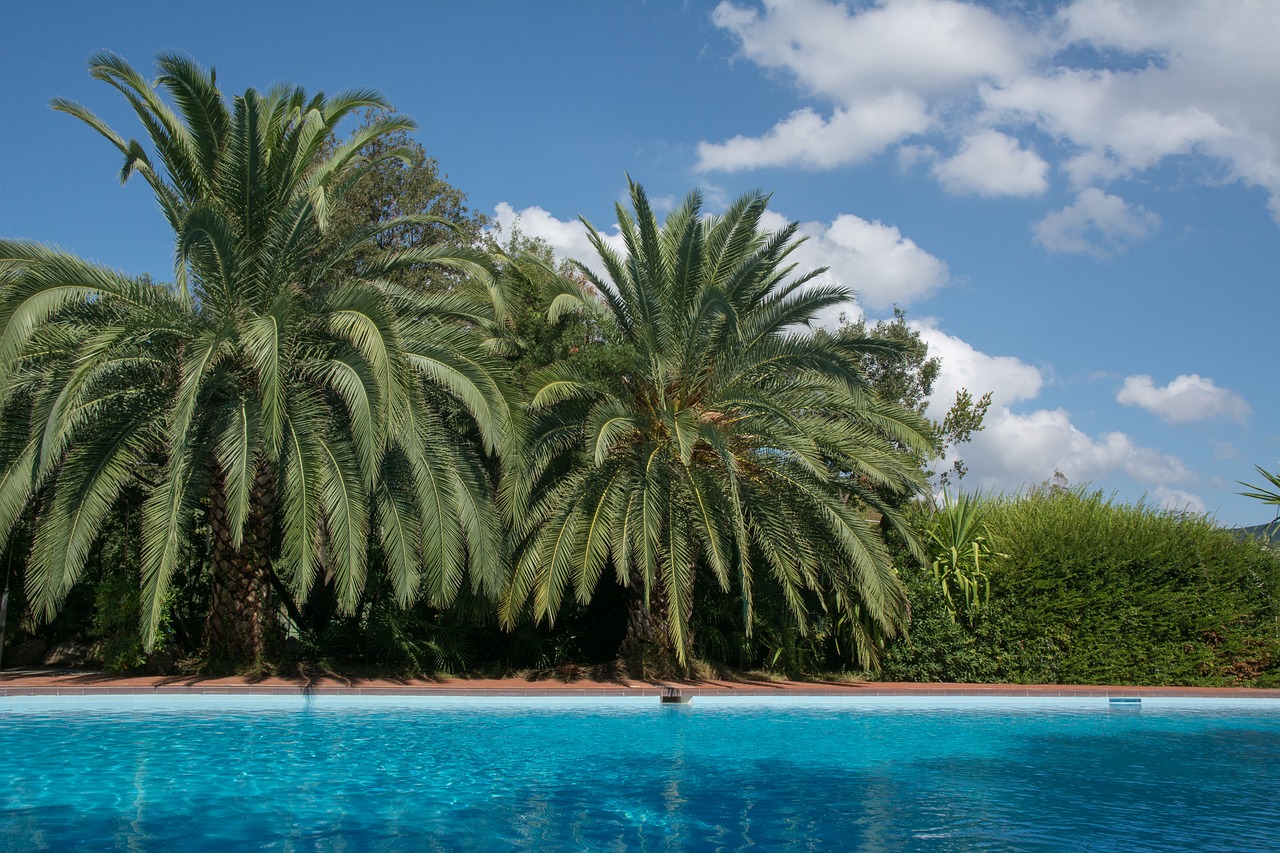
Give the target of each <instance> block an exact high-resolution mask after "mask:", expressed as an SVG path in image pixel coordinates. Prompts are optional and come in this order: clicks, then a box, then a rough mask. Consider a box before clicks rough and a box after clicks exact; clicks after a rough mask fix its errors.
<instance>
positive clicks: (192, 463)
mask: <svg viewBox="0 0 1280 853" xmlns="http://www.w3.org/2000/svg"><path fill="white" fill-rule="evenodd" d="M157 64H158V66H159V71H160V74H159V77H158V78H157V79H156V80H155V81H154V82H150V81H147V80H145V79H144V78H143V77H142V76H141V75H140V74H139V73H138V72H137V71H135V70H134V69H133V68H132V67H131V66H130V65H129V64H128V63H126V62H125V61H124V60H123V59H121V58H119V57H117V56H115V55H113V54H109V53H101V54H95V55H94V56H93V57H91V59H90V63H89V68H90V73H91V75H92V76H93V77H95V78H97V79H99V80H102V81H104V82H106V83H107V84H109V85H110V86H112V87H113V88H115V89H116V90H117V91H119V92H120V94H121V95H123V96H124V98H125V99H126V100H127V101H128V102H129V104H130V105H131V106H132V108H133V109H134V111H135V112H136V114H137V116H138V118H139V120H140V121H141V123H142V125H143V127H144V128H145V130H146V134H147V138H148V140H149V142H150V145H151V150H150V151H148V150H147V149H146V148H145V147H144V146H143V144H142V143H140V142H138V141H137V140H126V139H125V138H124V137H122V136H120V135H119V134H117V133H116V132H115V131H114V130H112V129H111V128H110V127H108V126H107V125H106V124H105V123H104V122H103V121H102V120H100V119H99V118H98V117H97V116H96V115H94V114H93V113H92V112H91V111H89V110H88V109H87V108H86V107H84V106H81V105H79V104H76V103H72V102H69V101H65V100H61V99H56V100H55V101H54V102H53V106H54V108H55V109H57V110H59V111H61V112H64V113H68V114H70V115H72V116H75V117H76V118H78V119H80V120H82V121H83V122H85V123H86V124H88V125H89V126H90V127H92V128H93V129H94V130H96V131H97V132H98V133H100V134H101V135H102V136H103V137H105V138H106V139H107V140H108V141H109V142H111V144H113V145H114V146H115V147H116V148H117V149H118V150H119V152H120V153H121V154H122V155H123V157H124V165H123V168H122V169H121V173H120V177H121V179H122V180H127V179H128V178H129V177H130V176H133V175H138V176H141V177H142V179H143V180H145V181H146V182H147V184H148V185H149V186H150V187H151V189H152V191H153V192H154V194H155V197H156V200H157V201H158V203H159V206H160V209H161V211H162V212H163V213H164V216H165V218H166V219H167V221H168V223H169V225H170V226H171V227H172V229H173V233H174V256H175V267H174V276H175V282H174V283H173V284H172V285H162V284H153V283H151V282H150V281H149V280H137V279H131V278H128V277H125V276H123V275H121V274H119V273H116V272H114V271H112V270H110V269H107V268H105V267H102V266H99V265H97V264H93V263H89V262H86V261H83V260H80V259H79V258H76V257H74V256H72V255H69V254H67V253H65V252H62V251H59V250H56V249H53V248H49V247H47V246H43V245H37V244H33V243H29V242H20V241H14V240H3V241H0V395H2V397H0V405H2V407H3V437H2V438H0V448H3V450H4V456H3V459H2V460H0V464H2V465H3V467H2V468H0V539H4V538H7V536H8V534H9V532H10V531H11V529H12V527H13V525H14V522H15V521H16V520H17V519H18V517H19V515H20V513H21V512H22V510H23V508H24V507H26V506H27V505H28V504H29V503H30V502H31V501H32V499H33V498H34V497H35V496H36V495H41V496H43V501H42V504H43V509H42V511H41V514H40V517H39V519H38V521H37V525H38V531H37V534H36V539H35V545H34V549H33V553H32V558H31V567H30V570H29V571H28V573H27V582H28V585H29V593H30V599H31V601H32V602H33V603H34V605H35V606H36V607H37V608H38V610H39V611H40V612H41V613H42V614H43V615H45V616H48V615H51V614H52V613H53V612H54V611H55V610H56V609H57V607H58V605H59V602H60V601H61V600H62V599H63V597H64V596H65V595H66V593H67V591H68V590H69V589H70V587H71V586H72V584H74V583H75V581H76V579H77V577H78V576H79V574H80V571H81V568H82V567H83V565H84V562H85V557H86V554H87V553H88V550H89V547H90V545H91V543H92V542H93V541H94V539H95V537H96V536H97V535H98V533H99V531H100V529H101V527H102V524H103V521H104V518H105V517H106V515H107V511H108V509H109V508H110V506H111V505H112V502H113V501H115V500H116V499H117V497H118V496H119V495H120V494H121V490H122V488H123V487H124V486H125V485H126V484H130V483H132V484H136V485H138V486H139V487H141V488H142V489H143V490H144V491H145V494H146V499H145V506H144V510H143V528H142V551H143V553H142V593H143V607H142V627H143V632H144V637H145V640H146V644H147V645H148V647H149V646H150V645H151V644H152V643H153V642H154V640H155V638H156V627H157V625H159V624H160V621H161V618H162V615H163V614H162V610H163V602H164V601H165V592H166V589H167V588H168V586H169V584H170V581H171V579H172V578H173V576H174V572H175V569H176V568H177V567H178V561H179V555H180V554H181V553H182V550H183V547H184V542H185V541H186V540H187V539H188V537H190V536H191V535H192V529H193V523H194V519H195V518H196V517H197V516H204V518H205V521H206V523H207V526H208V529H209V530H210V531H211V551H212V571H213V596H212V601H213V603H212V607H211V610H210V612H209V615H208V619H207V622H206V642H207V646H208V651H209V654H210V656H211V657H212V658H215V659H222V660H224V661H225V662H228V663H231V664H238V665H239V664H244V663H245V662H248V661H251V660H253V659H255V658H260V657H261V656H262V654H263V652H264V643H266V641H267V639H268V636H269V634H270V622H271V619H272V614H273V612H274V608H273V607H272V606H271V605H270V604H269V600H270V599H271V598H272V596H273V593H272V591H271V587H272V585H273V584H274V586H275V587H276V589H277V591H279V592H283V593H285V594H287V595H291V596H293V597H295V598H297V599H299V600H301V599H304V598H305V597H306V596H307V594H308V592H309V591H310V590H311V589H312V587H313V586H314V585H315V584H316V583H317V580H318V579H328V580H329V582H332V583H333V584H335V585H336V590H337V597H338V600H339V601H340V603H341V605H342V607H343V608H344V609H346V610H351V609H352V608H354V607H355V606H356V604H357V602H358V601H359V599H360V597H361V591H362V589H363V588H364V586H365V580H366V572H367V567H368V558H367V555H368V553H369V550H370V545H371V544H372V543H375V542H376V543H377V544H378V545H379V546H380V549H379V550H380V552H381V555H382V562H383V564H384V565H385V567H386V570H387V572H389V574H390V576H391V578H392V579H393V582H394V584H393V585H394V588H395V591H396V594H397V596H398V597H399V598H400V599H401V600H402V601H404V602H408V601H410V600H412V599H414V598H415V597H416V596H417V595H418V594H419V593H420V592H421V591H422V590H424V589H425V591H426V592H427V594H429V595H430V597H431V598H432V599H433V600H435V601H438V602H446V601H448V600H449V599H450V598H451V597H452V595H453V594H454V592H455V591H456V590H457V589H458V586H459V584H460V583H461V582H462V576H463V571H464V558H465V557H466V556H467V555H470V556H471V558H472V559H471V566H472V567H473V569H475V570H476V574H474V575H473V579H474V582H475V583H477V584H480V585H488V586H490V587H497V586H500V585H501V583H502V582H504V580H505V578H504V577H503V575H502V571H503V570H502V560H500V559H499V558H498V554H499V551H500V550H501V547H502V546H501V541H500V539H499V536H498V533H497V531H498V529H499V527H500V525H499V524H498V523H497V520H496V518H495V512H494V508H493V504H492V501H491V498H490V484H489V483H488V481H487V479H486V474H485V469H484V467H483V466H482V465H481V464H480V463H481V460H480V458H479V457H480V454H481V452H482V451H480V450H479V448H477V447H475V446H473V444H472V443H471V442H470V441H468V440H467V439H466V438H464V436H463V433H464V431H465V429H471V430H474V431H475V433H476V434H477V435H478V436H479V439H480V441H482V442H483V445H484V446H485V447H486V448H487V449H488V450H490V451H494V450H500V449H502V448H503V447H504V446H505V444H506V442H507V441H508V439H509V421H510V418H509V414H510V412H509V405H508V400H507V399H506V397H505V396H504V393H505V392H504V390H503V389H504V386H503V383H502V382H501V381H500V376H499V365H498V364H497V362H496V360H495V359H494V358H492V357H491V356H490V354H489V353H488V352H487V350H486V349H485V347H484V346H483V344H482V343H481V342H480V341H479V340H478V338H477V336H476V335H475V334H474V330H475V329H476V328H477V327H482V326H485V325H486V324H488V323H491V322H492V320H493V315H494V307H493V303H492V301H491V299H490V298H489V296H490V294H489V291H488V287H489V286H490V285H491V284H492V281H491V279H488V278H487V275H488V273H487V267H486V261H485V258H484V256H483V255H481V254H479V253H477V252H475V251H471V250H468V249H460V248H451V247H443V246H442V247H436V248H424V249H410V250H403V251H398V252H394V253H389V254H383V255H381V256H378V257H376V258H375V259H373V260H371V261H368V262H367V263H363V264H361V265H360V266H359V267H358V268H357V267H353V265H351V264H345V263H344V261H346V260H347V259H348V258H350V257H351V256H352V255H353V254H354V253H356V252H357V251H360V250H362V249H367V246H368V244H369V243H370V241H373V240H375V239H376V238H377V236H378V235H379V234H380V233H381V232H383V231H385V230H387V229H390V228H395V227H398V226H403V225H405V224H411V222H417V221H418V220H419V219H421V218H420V217H404V218H401V219H396V220H393V221H390V222H382V223H380V224H377V225H368V226H358V225H353V226H351V227H350V228H349V229H348V230H347V231H346V232H345V233H342V234H333V233H327V231H328V212H329V211H330V210H331V209H333V207H334V205H336V204H337V203H338V202H339V201H340V200H341V199H342V197H343V195H344V193H346V192H347V191H348V190H349V189H351V187H353V186H354V185H355V184H356V183H357V182H358V181H359V180H360V179H361V177H362V176H363V175H365V174H366V173H367V172H368V171H369V170H370V169H372V168H374V167H375V166H376V165H377V162H378V160H379V159H383V158H390V157H398V156H401V153H400V152H398V151H397V150H396V149H384V150H383V151H382V152H381V153H380V155H379V158H377V159H370V158H366V157H365V156H363V155H362V153H361V152H362V150H363V149H364V148H365V146H366V145H367V144H368V143H369V142H371V141H373V140H377V139H379V138H381V137H383V136H386V135H388V134H391V133H394V132H397V131H401V130H406V129H411V128H412V127H413V126H414V125H413V123H412V122H411V121H410V120H409V119H406V118H403V117H400V116H394V115H393V116H389V117H386V118H383V119H380V120H376V121H373V122H371V123H369V124H368V125H366V126H364V127H362V128H360V129H359V130H358V131H357V132H356V133H355V134H354V135H352V136H351V138H349V139H347V140H346V141H345V142H342V143H341V144H338V145H336V146H333V147H331V148H326V144H325V143H326V140H327V139H328V138H330V137H331V135H333V134H334V133H335V132H336V131H337V130H338V128H339V125H340V123H342V122H343V120H344V119H345V118H347V117H348V116H350V115H352V114H353V113H354V112H355V111H358V110H361V109H364V108H367V107H374V108H382V107H385V106H386V103H385V101H384V100H383V99H382V97H381V96H379V95H377V94H376V93H373V92H369V91H352V92H345V93H342V94H339V95H336V96H334V97H332V98H326V97H325V96H324V95H323V94H317V95H314V96H311V95H308V94H307V93H305V92H304V91H303V90H302V89H301V88H297V87H292V86H280V87H276V88H273V89H272V90H271V91H269V92H267V93H266V94H262V93H259V92H258V91H256V90H253V89H249V90H248V91H246V92H245V93H244V94H243V95H239V96H236V97H233V98H227V97H226V96H224V95H223V93H222V92H221V91H220V90H219V89H218V88H217V85H216V82H215V76H214V73H213V71H212V70H206V69H204V68H201V67H200V66H198V65H196V64H195V63H193V62H192V61H191V60H189V59H187V58H186V57H184V56H181V55H177V54H172V53H166V54H161V55H160V56H159V58H158V60H157ZM165 96H167V97H168V100H166V98H165ZM325 237H328V238H329V239H327V240H325V239H324V238H325ZM422 264H444V265H447V266H448V267H450V268H452V269H455V270H458V271H460V274H461V275H465V276H470V277H471V278H470V279H468V281H459V282H458V284H457V286H455V287H454V288H453V289H451V290H448V291H447V292H442V291H437V292H416V291H413V290H410V289H406V288H404V287H402V286H399V285H395V284H392V283H390V281H389V279H388V277H389V276H390V275H391V274H392V273H393V272H396V271H398V270H402V269H406V268H411V267H415V266H418V265H422ZM353 270H356V271H353ZM340 271H341V272H340ZM469 282H480V283H481V284H473V283H469ZM459 411H460V412H463V413H465V414H464V416H463V421H465V423H464V424H463V425H462V426H460V425H459V424H458V423H454V422H448V421H449V419H451V418H452V419H454V420H456V417H455V415H454V413H455V412H459ZM467 423H469V424H470V425H471V426H469V427H467V426H466V424H467ZM276 581H278V582H279V583H274V582H276Z"/></svg>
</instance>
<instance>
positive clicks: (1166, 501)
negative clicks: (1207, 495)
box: [1152, 486, 1205, 515]
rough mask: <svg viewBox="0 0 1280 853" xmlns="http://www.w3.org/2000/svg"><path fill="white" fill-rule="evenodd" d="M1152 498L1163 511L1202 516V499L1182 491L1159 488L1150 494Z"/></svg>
mask: <svg viewBox="0 0 1280 853" xmlns="http://www.w3.org/2000/svg"><path fill="white" fill-rule="evenodd" d="M1152 497H1154V498H1155V499H1156V501H1157V502H1158V503H1159V504H1160V506H1162V507H1164V508H1165V509H1170V510H1175V511H1177V512H1188V513H1191V514H1193V515H1204V513H1205V505H1204V498H1202V497H1200V496H1199V495H1196V494H1192V493H1191V492H1188V491H1184V490H1182V489H1170V488H1168V487H1166V486H1159V487H1158V488H1156V489H1155V491H1154V492H1152Z"/></svg>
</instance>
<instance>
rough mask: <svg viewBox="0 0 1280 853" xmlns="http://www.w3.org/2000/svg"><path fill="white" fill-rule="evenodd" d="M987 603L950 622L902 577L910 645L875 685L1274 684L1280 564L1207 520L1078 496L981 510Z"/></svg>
mask: <svg viewBox="0 0 1280 853" xmlns="http://www.w3.org/2000/svg"><path fill="white" fill-rule="evenodd" d="M980 513H981V517H982V519H983V521H984V522H985V523H986V525H987V526H988V529H989V531H990V536H991V539H992V541H993V547H994V550H996V551H998V552H1000V553H998V554H993V555H991V556H990V557H989V558H988V559H986V560H984V562H983V566H984V568H985V571H986V572H987V574H988V575H989V578H990V584H991V596H990V601H989V602H988V603H987V605H986V607H985V608H983V609H982V611H981V612H977V613H970V612H968V611H967V610H966V608H964V607H963V606H962V607H960V610H961V612H962V613H965V614H966V615H967V616H969V617H971V618H966V619H959V620H953V619H952V618H951V615H950V613H949V612H948V602H947V601H946V599H945V597H944V596H943V595H942V592H941V590H940V589H939V587H938V585H937V584H936V582H935V580H934V578H933V575H932V572H931V571H930V569H929V568H927V567H914V566H912V565H911V564H910V563H905V562H904V563H903V564H902V565H903V572H904V576H905V579H906V582H907V588H908V590H909V592H910V595H911V602H912V623H911V633H910V638H909V639H907V640H902V641H898V642H895V643H893V644H892V645H890V647H889V648H888V649H887V651H886V652H885V656H884V677H886V678H890V679H895V680H912V681H995V682H1000V681H1007V682H1017V683H1051V684H1052V683H1081V684H1183V685H1241V684H1248V685H1257V686H1262V685H1275V684H1280V556H1278V555H1277V554H1276V553H1274V552H1272V551H1269V550H1267V549H1266V548H1264V547H1262V546H1261V545H1260V544H1259V543H1257V542H1254V541H1252V540H1248V539H1243V538H1240V537H1237V536H1235V535H1233V534H1232V533H1231V532H1229V531H1226V530H1223V529H1221V528H1218V527H1215V526H1214V525H1213V524H1212V523H1210V522H1209V521H1208V520H1206V519H1204V518H1201V517H1197V516H1190V515H1183V514H1179V513H1172V512H1162V511H1158V510H1155V509H1153V508H1151V507H1148V506H1141V505H1139V506H1129V505H1122V504H1115V503H1112V502H1110V501H1108V500H1106V499H1105V498H1104V497H1103V496H1102V495H1101V494H1098V493H1089V492H1087V491H1085V490H1083V489H1076V490H1061V489H1056V490H1055V489H1041V490H1037V491H1034V492H1032V493H1030V494H1027V495H1023V496H1020V497H1017V498H994V499H987V500H984V501H983V502H982V506H981V508H980Z"/></svg>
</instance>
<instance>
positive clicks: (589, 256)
mask: <svg viewBox="0 0 1280 853" xmlns="http://www.w3.org/2000/svg"><path fill="white" fill-rule="evenodd" d="M493 221H494V222H495V223H497V225H498V227H499V228H500V229H501V230H502V231H503V232H505V233H508V234H510V233H511V232H512V231H513V230H514V229H517V228H518V229H519V230H520V232H521V233H523V234H524V235H525V236H527V237H533V238H535V239H539V240H544V241H546V243H547V245H548V246H550V247H551V249H552V251H554V252H555V254H556V257H557V258H560V259H567V258H572V259H574V260H576V261H581V262H582V263H584V264H586V265H587V267H588V268H589V269H590V270H591V271H592V272H594V273H595V274H596V275H598V276H601V277H602V278H603V277H604V276H605V272H604V268H603V267H602V266H600V261H599V256H598V255H596V250H595V247H593V246H592V245H591V241H590V240H589V239H588V238H587V229H586V227H585V226H584V225H583V224H582V223H581V222H579V221H578V220H576V219H570V220H564V219H557V218H556V217H555V216H553V215H552V214H550V213H548V212H547V211H546V210H543V209H542V208H541V207H537V206H532V207H526V208H524V209H522V210H516V209H515V208H514V207H512V206H511V205H510V204H508V203H507V202H505V201H500V202H498V204H497V206H496V207H495V208H494V209H493ZM598 227H599V226H597V228H598ZM616 230H617V229H616V227H615V229H614V231H615V232H616ZM601 233H602V234H603V235H604V238H605V242H606V243H608V244H610V245H612V246H613V248H615V249H619V250H621V249H622V248H623V243H622V238H621V236H620V235H618V234H617V233H612V234H610V233H608V231H607V230H606V231H602V232H601Z"/></svg>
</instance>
